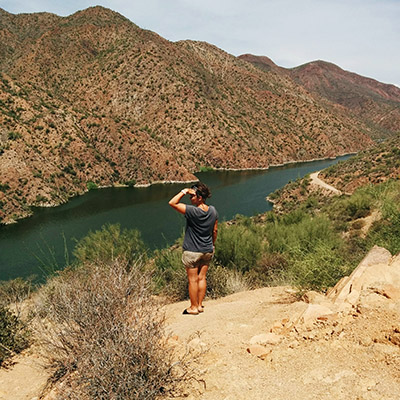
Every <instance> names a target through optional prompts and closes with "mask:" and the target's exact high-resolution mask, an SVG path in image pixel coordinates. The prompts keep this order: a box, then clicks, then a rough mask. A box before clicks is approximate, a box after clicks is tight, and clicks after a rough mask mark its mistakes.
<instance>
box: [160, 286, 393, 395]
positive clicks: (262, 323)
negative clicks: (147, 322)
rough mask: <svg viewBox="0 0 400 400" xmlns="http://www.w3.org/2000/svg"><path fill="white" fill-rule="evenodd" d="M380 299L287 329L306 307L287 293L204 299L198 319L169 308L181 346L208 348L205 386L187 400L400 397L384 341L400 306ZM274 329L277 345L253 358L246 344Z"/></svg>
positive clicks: (261, 291)
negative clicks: (344, 313) (342, 314)
mask: <svg viewBox="0 0 400 400" xmlns="http://www.w3.org/2000/svg"><path fill="white" fill-rule="evenodd" d="M378 297H379V299H378V300H379V301H380V300H381V301H382V304H380V305H379V306H378V307H377V308H375V307H374V308H362V307H359V309H358V311H356V310H354V314H351V315H349V316H347V317H345V318H341V319H338V320H336V319H332V320H331V321H329V320H328V321H321V322H319V323H318V324H317V325H313V326H312V327H308V328H306V327H305V326H301V325H299V326H297V328H295V329H291V330H289V331H287V330H286V331H285V328H284V326H283V325H284V324H285V322H286V321H287V320H288V319H293V317H294V316H296V315H299V313H301V312H302V311H303V310H304V309H305V308H306V307H307V304H305V303H304V302H296V301H294V298H293V296H292V295H291V291H290V289H288V288H264V289H259V290H255V291H251V292H245V293H238V294H235V295H232V296H229V297H227V298H224V299H219V300H213V301H208V302H207V303H206V308H205V309H206V312H205V313H204V314H200V315H199V316H186V315H180V312H181V311H182V310H183V308H184V306H185V304H184V303H180V304H174V305H171V306H169V307H168V308H167V315H168V316H169V328H170V330H171V332H172V333H173V334H175V335H177V336H178V337H179V340H181V341H183V342H185V341H187V340H190V338H191V337H193V336H195V337H198V338H199V339H194V340H192V342H191V343H193V346H198V347H199V348H204V349H205V352H204V354H203V356H202V357H201V359H200V360H201V361H200V365H199V366H200V370H201V371H202V374H201V377H202V379H204V381H205V384H206V387H205V388H204V387H203V386H201V385H200V384H198V385H197V388H195V389H196V391H194V390H193V391H192V392H191V393H188V394H189V398H190V399H204V400H206V399H207V400H211V399H212V400H219V399H221V400H222V399H224V400H225V399H226V400H228V399H246V400H250V399H257V400H258V399H274V400H281V399H282V400H287V399H293V400H297V399H298V400H306V399H336V400H340V399H343V400H344V399H346V400H349V399H355V400H356V399H357V400H364V399H365V400H367V399H380V400H383V399H385V400H389V399H390V400H395V399H399V393H400V348H399V346H398V345H395V344H393V343H392V342H391V341H390V339H389V338H393V335H395V334H396V333H395V331H396V329H398V328H400V318H399V314H398V312H397V310H398V308H397V310H394V309H392V308H393V307H391V306H390V304H392V303H391V302H390V301H389V300H387V299H383V298H382V299H380V297H382V296H378ZM282 321H283V324H282V323H281V322H282ZM279 327H281V328H279ZM271 330H272V331H274V332H278V333H279V330H280V334H279V335H278V338H280V342H279V343H278V344H270V345H268V344H267V345H265V346H264V347H265V348H266V352H265V353H267V354H266V355H263V356H262V357H261V358H259V357H257V356H255V355H253V354H250V353H249V352H248V351H247V349H248V348H249V347H250V342H251V339H252V338H254V336H255V335H259V334H263V333H267V332H270V331H271ZM398 330H399V329H398ZM399 332H400V330H399ZM391 335H392V336H391ZM191 343H190V342H189V345H191Z"/></svg>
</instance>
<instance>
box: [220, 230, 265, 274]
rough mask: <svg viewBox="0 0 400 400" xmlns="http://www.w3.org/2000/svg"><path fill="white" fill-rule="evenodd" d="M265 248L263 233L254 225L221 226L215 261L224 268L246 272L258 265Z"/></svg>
mask: <svg viewBox="0 0 400 400" xmlns="http://www.w3.org/2000/svg"><path fill="white" fill-rule="evenodd" d="M263 247H264V243H263V240H262V231H261V229H258V227H256V226H255V225H254V224H252V225H251V226H247V222H246V224H244V223H241V224H238V225H231V226H229V225H227V224H221V225H220V227H219V230H218V239H217V243H216V248H215V261H216V262H217V263H218V264H220V265H222V266H224V267H227V268H230V269H234V270H238V271H241V272H245V271H248V270H250V269H251V268H253V267H254V266H255V265H257V263H258V261H259V259H260V258H261V255H262V252H263Z"/></svg>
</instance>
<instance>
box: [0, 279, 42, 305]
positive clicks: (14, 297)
mask: <svg viewBox="0 0 400 400" xmlns="http://www.w3.org/2000/svg"><path fill="white" fill-rule="evenodd" d="M34 278H35V277H34V276H33V277H30V278H27V279H22V278H16V279H11V280H9V281H0V307H7V306H8V305H10V304H12V303H20V302H21V301H23V300H25V299H26V298H27V297H28V296H29V295H30V294H31V292H32V290H33V289H34V286H33V283H32V281H33V280H34Z"/></svg>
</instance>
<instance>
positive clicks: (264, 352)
mask: <svg viewBox="0 0 400 400" xmlns="http://www.w3.org/2000/svg"><path fill="white" fill-rule="evenodd" d="M271 351H272V350H271V349H267V348H266V347H264V346H261V345H259V344H253V345H251V346H250V347H248V348H247V352H248V353H250V354H252V355H253V356H256V357H258V358H260V359H261V360H265V358H266V357H267V356H268V354H270V353H271Z"/></svg>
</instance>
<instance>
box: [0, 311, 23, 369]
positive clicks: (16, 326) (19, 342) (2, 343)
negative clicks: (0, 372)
mask: <svg viewBox="0 0 400 400" xmlns="http://www.w3.org/2000/svg"><path fill="white" fill-rule="evenodd" d="M28 345H29V341H28V330H27V327H26V326H25V324H24V323H22V321H21V320H20V319H19V318H18V317H17V316H16V315H15V314H13V313H12V312H11V311H10V310H9V309H8V308H6V307H4V306H0V366H2V365H3V364H4V363H5V362H6V361H7V360H8V359H9V358H10V357H11V356H13V355H14V354H16V353H20V352H21V351H22V350H24V349H25V348H27V347H28Z"/></svg>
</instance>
